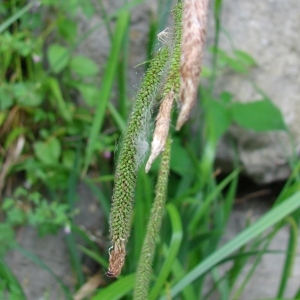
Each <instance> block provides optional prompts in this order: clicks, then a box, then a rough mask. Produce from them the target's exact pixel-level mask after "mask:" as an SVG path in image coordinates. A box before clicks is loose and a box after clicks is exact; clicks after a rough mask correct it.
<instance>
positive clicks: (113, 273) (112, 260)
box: [106, 242, 126, 278]
mask: <svg viewBox="0 0 300 300" xmlns="http://www.w3.org/2000/svg"><path fill="white" fill-rule="evenodd" d="M125 256H126V251H125V245H124V242H121V245H115V246H114V247H113V249H112V250H111V252H110V253H109V267H108V271H107V272H106V276H108V277H114V278H118V277H119V275H120V273H121V271H122V268H123V265H124V262H125Z"/></svg>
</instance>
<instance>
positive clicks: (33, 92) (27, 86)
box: [13, 82, 43, 107]
mask: <svg viewBox="0 0 300 300" xmlns="http://www.w3.org/2000/svg"><path fill="white" fill-rule="evenodd" d="M13 94H14V97H15V98H16V102H17V103H19V104H20V105H22V106H27V107H35V106H38V105H40V104H41V103H42V101H43V97H42V94H41V91H40V85H39V84H34V83H31V82H28V83H16V84H14V85H13Z"/></svg>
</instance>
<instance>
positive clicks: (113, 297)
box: [91, 274, 135, 300]
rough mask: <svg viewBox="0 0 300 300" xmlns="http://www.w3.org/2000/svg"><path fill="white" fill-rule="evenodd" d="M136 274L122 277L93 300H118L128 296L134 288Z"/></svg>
mask: <svg viewBox="0 0 300 300" xmlns="http://www.w3.org/2000/svg"><path fill="white" fill-rule="evenodd" d="M134 275H135V274H130V275H127V276H125V277H122V278H120V279H118V280H117V281H115V282H114V283H112V284H110V285H109V286H108V287H106V288H105V289H102V290H101V291H100V292H98V293H97V295H95V296H94V297H92V298H91V300H105V299H107V300H108V299H109V300H118V299H121V298H122V297H123V296H125V295H126V294H128V293H129V292H130V291H131V290H132V289H133V286H134V282H135V281H134V280H135V276H134Z"/></svg>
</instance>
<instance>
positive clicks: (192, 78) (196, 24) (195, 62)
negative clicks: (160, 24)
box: [176, 0, 208, 130]
mask: <svg viewBox="0 0 300 300" xmlns="http://www.w3.org/2000/svg"><path fill="white" fill-rule="evenodd" d="M207 7H208V0H185V1H184V4H183V16H182V42H181V61H180V91H179V100H180V104H181V109H180V113H179V116H178V119H177V124H176V130H179V129H180V128H181V127H182V125H183V124H184V123H185V122H186V120H187V119H188V117H189V113H190V111H191V109H192V107H193V105H194V103H195V100H196V96H197V89H198V85H199V80H200V72H201V63H202V56H203V52H204V40H205V34H206V18H207Z"/></svg>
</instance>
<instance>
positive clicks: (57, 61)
mask: <svg viewBox="0 0 300 300" xmlns="http://www.w3.org/2000/svg"><path fill="white" fill-rule="evenodd" d="M47 58H48V62H49V65H50V68H51V71H52V72H54V73H56V74H57V73H59V72H61V71H62V70H63V69H64V68H65V67H66V66H67V65H68V63H69V60H70V52H69V50H68V49H67V48H66V47H63V46H60V45H58V44H53V45H51V46H50V47H49V48H48V50H47Z"/></svg>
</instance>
